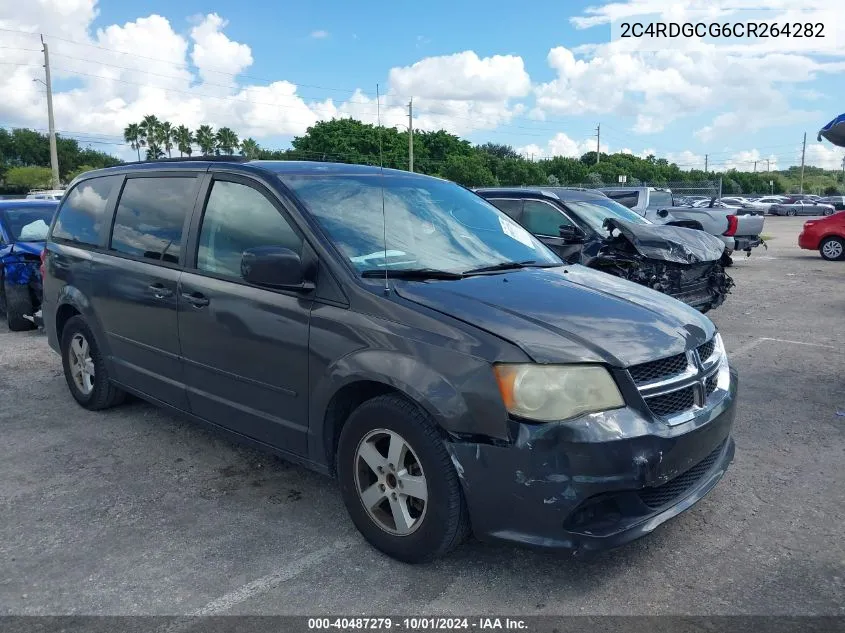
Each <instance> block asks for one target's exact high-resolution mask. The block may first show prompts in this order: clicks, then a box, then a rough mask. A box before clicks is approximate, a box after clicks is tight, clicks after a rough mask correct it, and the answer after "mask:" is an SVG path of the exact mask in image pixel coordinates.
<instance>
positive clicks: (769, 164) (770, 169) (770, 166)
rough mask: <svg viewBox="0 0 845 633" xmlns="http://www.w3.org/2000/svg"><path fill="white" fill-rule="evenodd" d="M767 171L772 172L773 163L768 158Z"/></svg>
mask: <svg viewBox="0 0 845 633" xmlns="http://www.w3.org/2000/svg"><path fill="white" fill-rule="evenodd" d="M766 171H772V161H771V160H769V159H768V158H767V159H766Z"/></svg>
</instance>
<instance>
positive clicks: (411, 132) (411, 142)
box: [408, 98, 414, 171]
mask: <svg viewBox="0 0 845 633" xmlns="http://www.w3.org/2000/svg"><path fill="white" fill-rule="evenodd" d="M408 171H414V100H413V98H412V99H411V100H410V101H409V102H408Z"/></svg>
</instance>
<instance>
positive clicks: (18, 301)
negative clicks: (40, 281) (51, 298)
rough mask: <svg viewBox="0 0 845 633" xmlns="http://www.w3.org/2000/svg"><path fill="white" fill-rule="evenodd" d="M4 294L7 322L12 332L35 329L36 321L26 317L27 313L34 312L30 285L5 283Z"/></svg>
mask: <svg viewBox="0 0 845 633" xmlns="http://www.w3.org/2000/svg"><path fill="white" fill-rule="evenodd" d="M3 294H4V295H5V304H6V306H5V307H6V323H7V324H8V326H9V329H10V330H11V331H12V332H24V331H26V330H32V329H35V323H33V322H32V321H30V320H28V319H26V318H24V315H25V314H28V315H31V314H32V312H33V309H32V297H31V296H30V294H29V286H21V285H19V284H10V283H4V284H3Z"/></svg>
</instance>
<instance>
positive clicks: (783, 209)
mask: <svg viewBox="0 0 845 633" xmlns="http://www.w3.org/2000/svg"><path fill="white" fill-rule="evenodd" d="M835 210H836V209H835V207H834V206H833V205H832V204H827V203H824V202H821V201H816V200H796V201H795V202H781V203H778V204H773V205H772V206H771V207H769V213H770V214H771V215H793V216H794V215H833V213H834V211H835Z"/></svg>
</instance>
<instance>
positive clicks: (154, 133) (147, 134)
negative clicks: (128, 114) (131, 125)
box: [138, 114, 162, 160]
mask: <svg viewBox="0 0 845 633" xmlns="http://www.w3.org/2000/svg"><path fill="white" fill-rule="evenodd" d="M159 125H161V122H160V121H159V120H158V117H157V116H156V115H154V114H148V115H147V116H145V117H144V119H143V120H142V121H141V123H139V124H138V127H139V128H140V130H141V147H145V146H146V147H147V160H156V159H157V158H161V156H162V151H161V145H160V143H159V135H158V128H159Z"/></svg>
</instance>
